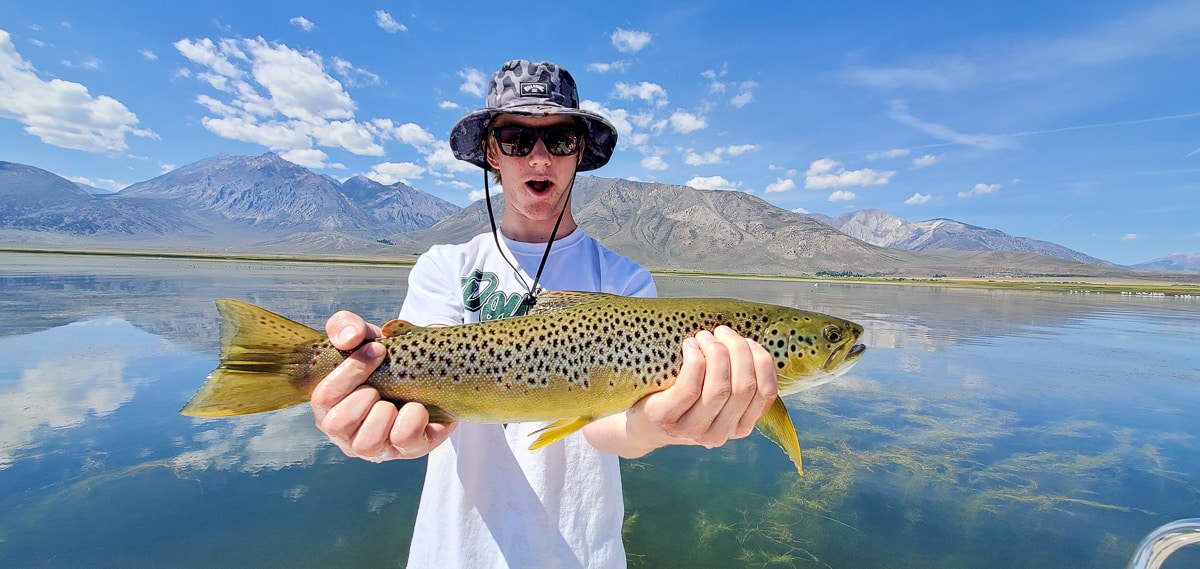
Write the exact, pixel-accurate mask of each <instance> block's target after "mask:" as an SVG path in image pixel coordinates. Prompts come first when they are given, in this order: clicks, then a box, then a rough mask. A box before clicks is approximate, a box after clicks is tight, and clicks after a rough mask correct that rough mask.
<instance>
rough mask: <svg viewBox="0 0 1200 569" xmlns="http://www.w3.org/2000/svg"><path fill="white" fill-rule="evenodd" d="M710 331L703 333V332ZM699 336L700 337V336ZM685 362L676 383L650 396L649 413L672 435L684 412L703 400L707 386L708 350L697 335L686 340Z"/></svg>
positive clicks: (684, 346) (684, 349) (684, 348)
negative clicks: (705, 368)
mask: <svg viewBox="0 0 1200 569" xmlns="http://www.w3.org/2000/svg"><path fill="white" fill-rule="evenodd" d="M703 334H708V332H701V333H700V334H699V335H703ZM699 335H698V336H699ZM682 349H683V363H682V364H681V365H680V368H679V375H678V376H676V378H675V384H674V385H672V386H671V387H670V389H667V390H666V391H663V392H661V393H658V394H655V395H658V397H653V398H648V400H647V405H646V407H647V408H646V409H645V411H646V414H647V416H648V417H650V418H651V419H652V420H654V421H655V422H658V423H660V424H661V425H662V426H663V427H664V429H666V430H667V432H668V433H669V434H671V435H674V434H675V433H673V432H672V430H673V425H675V424H676V423H678V422H679V420H680V418H681V417H683V414H684V413H686V412H687V410H688V409H691V408H692V406H693V405H695V404H696V402H697V401H699V400H700V394H701V392H702V391H703V385H704V352H702V351H701V350H700V342H699V340H698V339H697V338H687V339H685V340H684V341H683V346H682Z"/></svg>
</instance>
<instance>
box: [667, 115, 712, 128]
mask: <svg viewBox="0 0 1200 569" xmlns="http://www.w3.org/2000/svg"><path fill="white" fill-rule="evenodd" d="M669 120H670V123H671V130H673V131H675V132H678V133H680V134H687V133H689V132H695V131H697V130H701V129H705V128H708V121H707V120H705V119H704V117H702V116H699V115H694V114H692V113H689V112H687V111H675V112H674V113H671V118H670V119H669Z"/></svg>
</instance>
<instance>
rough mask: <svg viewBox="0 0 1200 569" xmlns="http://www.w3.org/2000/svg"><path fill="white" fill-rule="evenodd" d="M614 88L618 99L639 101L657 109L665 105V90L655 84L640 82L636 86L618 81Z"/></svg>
mask: <svg viewBox="0 0 1200 569" xmlns="http://www.w3.org/2000/svg"><path fill="white" fill-rule="evenodd" d="M614 88H615V89H616V96H617V97H618V98H620V99H626V100H628V99H641V100H643V101H646V102H647V103H650V104H652V105H654V106H657V107H664V106H666V105H667V90H666V89H663V88H662V86H661V85H658V84H656V83H650V82H649V81H642V82H641V83H639V84H637V85H630V84H627V83H622V82H619V81H618V82H617V84H616V85H615V86H614Z"/></svg>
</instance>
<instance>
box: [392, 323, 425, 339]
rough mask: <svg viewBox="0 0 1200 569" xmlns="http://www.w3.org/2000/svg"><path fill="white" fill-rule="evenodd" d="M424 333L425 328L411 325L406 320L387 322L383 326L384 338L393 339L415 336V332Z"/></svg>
mask: <svg viewBox="0 0 1200 569" xmlns="http://www.w3.org/2000/svg"><path fill="white" fill-rule="evenodd" d="M424 331H425V327H423V326H417V325H416V324H413V323H412V322H409V321H407V320H389V321H388V323H387V324H384V325H383V337H384V338H394V337H396V336H403V335H405V334H416V333H417V332H424Z"/></svg>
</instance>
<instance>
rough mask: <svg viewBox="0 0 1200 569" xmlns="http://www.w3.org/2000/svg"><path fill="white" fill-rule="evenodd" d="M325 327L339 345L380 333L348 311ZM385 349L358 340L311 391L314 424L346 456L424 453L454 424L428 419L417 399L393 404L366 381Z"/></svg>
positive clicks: (390, 456)
mask: <svg viewBox="0 0 1200 569" xmlns="http://www.w3.org/2000/svg"><path fill="white" fill-rule="evenodd" d="M325 332H326V334H328V335H329V339H330V341H331V342H332V343H333V345H334V347H336V348H337V349H339V350H351V349H354V348H355V347H356V346H359V345H360V344H362V343H363V341H365V340H367V339H374V338H378V337H379V336H381V335H382V334H381V332H380V330H379V327H378V326H375V325H373V324H368V323H367V322H366V321H364V320H363V319H362V318H360V317H359V316H358V315H357V314H353V313H351V312H346V311H341V312H338V313H337V314H334V315H333V316H331V317H330V318H329V320H328V321H326V322H325ZM385 352H386V350H385V349H384V347H383V344H380V343H378V342H369V343H367V344H365V345H362V347H361V348H359V349H358V350H355V352H354V353H353V354H351V355H350V357H349V358H347V359H346V361H344V362H342V363H341V365H339V366H338V367H336V368H334V370H333V371H332V372H330V373H329V375H328V376H326V377H325V379H323V380H321V383H318V384H317V387H316V389H315V390H313V394H312V410H313V417H314V418H315V419H316V423H317V428H318V429H320V430H321V432H323V433H325V435H326V436H328V437H329V440H330V441H332V442H333V444H335V445H337V447H338V448H339V449H341V450H342V452H343V453H345V454H346V456H350V457H356V458H362V459H365V460H369V461H372V462H382V461H385V460H394V459H397V458H418V457H422V456H425V455H426V454H429V451H431V450H433V449H434V447H437V446H438V445H439V444H441V443H442V441H445V440H446V437H448V436H450V433H451V432H452V431H453V430H454V426H455V424H453V423H452V424H449V425H443V424H439V423H430V422H429V412H428V411H426V410H425V406H424V405H421V404H420V403H411V402H410V403H405V404H404V406H403V407H401V408H399V409H397V408H396V405H395V404H393V403H392V402H391V401H384V400H383V398H382V397H380V395H379V391H378V390H376V389H375V388H374V387H371V386H370V385H367V384H366V382H367V378H368V377H370V375H371V372H373V371H375V368H377V367H379V364H380V363H381V362H383V357H384V355H385Z"/></svg>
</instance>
